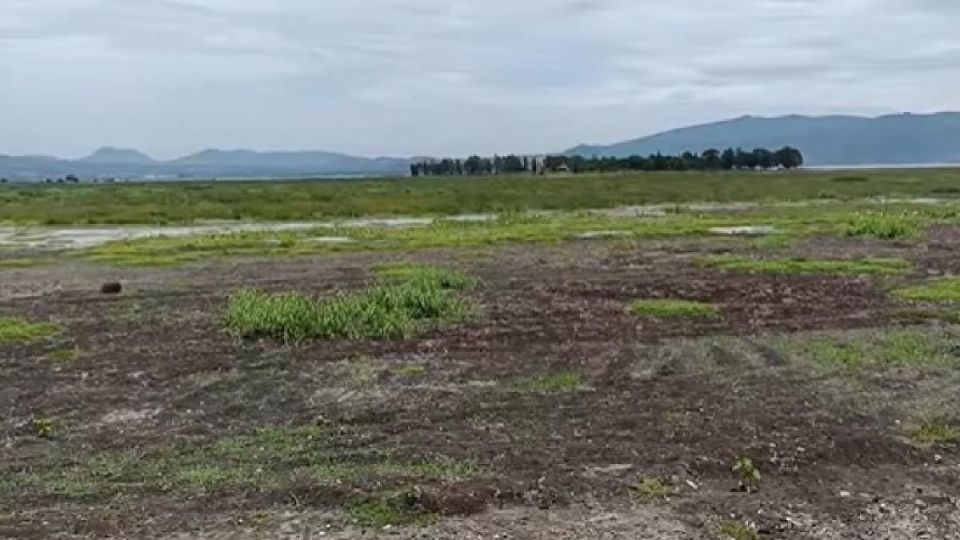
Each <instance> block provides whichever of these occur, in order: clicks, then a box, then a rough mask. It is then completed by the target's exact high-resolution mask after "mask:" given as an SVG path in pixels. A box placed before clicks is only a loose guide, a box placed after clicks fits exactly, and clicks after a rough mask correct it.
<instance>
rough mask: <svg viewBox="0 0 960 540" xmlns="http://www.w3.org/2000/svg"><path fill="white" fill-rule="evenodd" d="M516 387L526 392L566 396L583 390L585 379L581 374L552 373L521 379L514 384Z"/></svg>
mask: <svg viewBox="0 0 960 540" xmlns="http://www.w3.org/2000/svg"><path fill="white" fill-rule="evenodd" d="M514 386H515V387H516V388H517V389H518V390H522V391H524V392H540V393H544V394H565V393H569V392H576V391H578V390H580V389H581V388H583V378H582V377H581V376H580V374H579V373H573V372H563V373H552V374H549V375H539V376H536V377H527V378H524V379H520V380H518V381H516V382H515V383H514Z"/></svg>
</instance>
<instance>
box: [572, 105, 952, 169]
mask: <svg viewBox="0 0 960 540" xmlns="http://www.w3.org/2000/svg"><path fill="white" fill-rule="evenodd" d="M783 146H792V147H794V148H799V149H800V150H801V151H802V152H803V155H804V158H805V160H806V163H807V165H816V166H829V165H907V164H909V165H922V164H937V163H960V113H956V112H946V113H936V114H897V115H888V116H880V117H876V118H865V117H859V116H797V115H792V116H781V117H777V118H761V117H755V116H744V117H741V118H735V119H732V120H725V121H722V122H714V123H710V124H701V125H697V126H691V127H685V128H681V129H675V130H671V131H666V132H663V133H657V134H655V135H651V136H648V137H642V138H639V139H634V140H631V141H626V142H620V143H614V144H609V145H581V146H577V147H576V148H571V149H570V150H567V151H566V152H565V153H566V154H568V155H581V156H585V157H590V156H613V157H621V158H622V157H628V156H631V155H642V156H647V155H650V154H655V153H657V152H660V153H663V154H680V153H683V152H685V151H688V150H690V151H695V152H701V151H703V150H706V149H708V148H718V149H723V148H728V147H733V148H736V147H741V148H743V149H745V150H752V149H754V148H770V149H774V148H781V147H783Z"/></svg>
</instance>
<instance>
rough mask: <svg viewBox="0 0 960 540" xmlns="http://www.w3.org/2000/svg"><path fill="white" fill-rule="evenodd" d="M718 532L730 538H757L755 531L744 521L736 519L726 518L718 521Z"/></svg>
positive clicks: (736, 539) (747, 539)
mask: <svg viewBox="0 0 960 540" xmlns="http://www.w3.org/2000/svg"><path fill="white" fill-rule="evenodd" d="M720 534H722V535H724V536H726V537H727V538H730V539H732V540H757V539H758V538H759V536H757V531H755V530H753V529H751V528H750V527H749V526H748V525H747V524H746V523H744V522H742V521H738V520H727V521H724V522H722V523H720Z"/></svg>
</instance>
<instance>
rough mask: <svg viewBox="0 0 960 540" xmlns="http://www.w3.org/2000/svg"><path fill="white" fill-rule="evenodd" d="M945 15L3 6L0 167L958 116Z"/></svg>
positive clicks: (935, 11) (836, 4)
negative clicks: (769, 118) (54, 158)
mask: <svg viewBox="0 0 960 540" xmlns="http://www.w3.org/2000/svg"><path fill="white" fill-rule="evenodd" d="M958 23H960V4H958V3H957V2H955V1H954V0H742V1H739V2H724V3H720V2H716V1H715V0H687V1H685V2H637V1H635V0H523V1H516V0H513V1H505V0H487V1H486V2H476V1H475V0H364V1H363V2H357V1H356V0H323V1H322V2H318V1H316V0H284V1H283V2H276V1H271V0H6V1H5V6H4V9H3V10H2V11H0V73H4V74H5V75H6V76H5V77H4V79H3V83H2V84H0V103H2V107H0V111H2V112H0V153H31V152H50V153H58V154H62V155H67V156H72V155H79V154H83V153H85V152H88V151H90V150H91V149H93V148H94V147H96V146H100V145H105V144H111V145H121V146H136V147H138V148H142V149H144V150H146V151H148V152H151V153H153V154H156V155H158V156H160V157H170V156H173V155H176V154H180V153H184V152H188V151H192V150H195V149H198V148H203V147H208V146H218V147H250V148H259V149H280V148H285V149H321V148H323V149H333V150H340V151H348V152H353V153H359V154H366V155H374V154H394V155H414V154H464V153H468V152H505V151H541V150H557V149H562V148H565V147H569V146H573V145H574V144H576V143H578V142H598V141H613V140H618V139H623V138H631V137H635V136H639V135H642V134H646V133H649V132H652V131H657V130H660V129H665V128H670V127H675V126H678V125H682V124H687V123H693V122H699V121H706V120H714V119H720V118H725V117H729V116H736V115H739V114H745V113H752V114H783V113H793V112H798V113H813V114H819V113H837V112H842V113H865V114H872V113H884V112H897V111H905V110H909V111H915V112H923V111H936V110H945V109H958V108H960V93H957V92H956V88H957V87H958V86H960V32H957V31H956V27H957V24H958Z"/></svg>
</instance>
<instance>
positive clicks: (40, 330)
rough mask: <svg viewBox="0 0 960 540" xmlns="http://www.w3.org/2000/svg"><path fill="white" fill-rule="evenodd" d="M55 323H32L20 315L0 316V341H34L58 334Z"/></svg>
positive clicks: (60, 329)
mask: <svg viewBox="0 0 960 540" xmlns="http://www.w3.org/2000/svg"><path fill="white" fill-rule="evenodd" d="M61 331H62V328H61V327H60V326H59V325H56V324H50V323H33V322H30V321H27V320H25V319H21V318H20V317H0V343H34V342H36V341H40V340H43V339H46V338H49V337H52V336H55V335H57V334H59V333H60V332H61Z"/></svg>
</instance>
